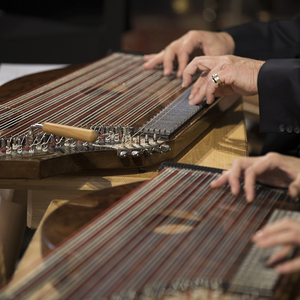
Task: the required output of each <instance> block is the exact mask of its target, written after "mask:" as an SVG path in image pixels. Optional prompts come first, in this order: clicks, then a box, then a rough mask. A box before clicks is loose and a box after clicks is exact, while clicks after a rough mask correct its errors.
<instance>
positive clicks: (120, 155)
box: [119, 150, 128, 158]
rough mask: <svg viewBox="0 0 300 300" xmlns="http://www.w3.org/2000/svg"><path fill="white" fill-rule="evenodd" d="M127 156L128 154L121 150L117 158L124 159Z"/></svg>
mask: <svg viewBox="0 0 300 300" xmlns="http://www.w3.org/2000/svg"><path fill="white" fill-rule="evenodd" d="M127 156H128V152H127V151H125V150H123V151H120V153H119V157H120V158H126V157H127Z"/></svg>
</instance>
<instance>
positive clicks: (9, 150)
mask: <svg viewBox="0 0 300 300" xmlns="http://www.w3.org/2000/svg"><path fill="white" fill-rule="evenodd" d="M10 154H11V141H10V140H7V142H6V155H10Z"/></svg>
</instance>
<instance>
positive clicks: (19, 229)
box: [0, 189, 27, 284]
mask: <svg viewBox="0 0 300 300" xmlns="http://www.w3.org/2000/svg"><path fill="white" fill-rule="evenodd" d="M26 199H27V191H25V190H11V189H1V190H0V284H2V283H4V282H5V281H7V280H8V279H9V278H10V277H11V276H12V274H13V272H14V270H15V266H16V262H17V259H18V256H19V253H20V249H21V245H22V241H23V236H24V232H25V228H26V214H27V213H26V212H27V205H26Z"/></svg>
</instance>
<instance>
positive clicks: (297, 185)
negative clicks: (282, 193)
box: [289, 174, 300, 198]
mask: <svg viewBox="0 0 300 300" xmlns="http://www.w3.org/2000/svg"><path fill="white" fill-rule="evenodd" d="M289 194H290V196H291V197H292V198H296V197H297V196H299V194H300V174H298V175H297V177H296V179H295V180H294V181H293V182H292V183H291V184H290V185H289Z"/></svg>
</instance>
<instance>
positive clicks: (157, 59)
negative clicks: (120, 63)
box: [143, 50, 164, 69]
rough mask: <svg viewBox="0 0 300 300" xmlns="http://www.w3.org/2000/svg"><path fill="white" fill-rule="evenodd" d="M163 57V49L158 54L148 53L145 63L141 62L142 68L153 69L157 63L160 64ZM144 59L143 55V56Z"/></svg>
mask: <svg viewBox="0 0 300 300" xmlns="http://www.w3.org/2000/svg"><path fill="white" fill-rule="evenodd" d="M163 57H164V50H163V51H161V52H159V53H158V54H151V55H149V59H148V60H147V62H146V63H144V64H143V68H144V69H153V68H154V67H156V66H157V65H159V64H161V63H162V62H163ZM144 59H145V56H144Z"/></svg>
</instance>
